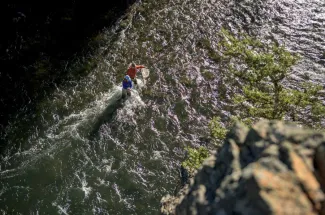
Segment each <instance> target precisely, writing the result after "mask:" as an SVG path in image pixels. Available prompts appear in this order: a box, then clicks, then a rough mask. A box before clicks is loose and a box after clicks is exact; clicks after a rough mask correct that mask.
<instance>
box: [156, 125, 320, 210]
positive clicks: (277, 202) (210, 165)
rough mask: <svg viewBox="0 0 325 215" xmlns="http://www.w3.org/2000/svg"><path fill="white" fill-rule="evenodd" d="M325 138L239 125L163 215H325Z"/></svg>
mask: <svg viewBox="0 0 325 215" xmlns="http://www.w3.org/2000/svg"><path fill="white" fill-rule="evenodd" d="M324 188H325V134H324V133H321V132H317V131H314V130H308V129H302V128H299V127H297V126H296V125H294V124H289V123H284V122H281V121H266V120H265V121H264V120H263V121H260V122H258V123H257V124H255V125H254V126H253V127H252V128H251V129H249V128H247V127H245V126H243V125H241V124H237V125H235V126H234V128H233V129H232V130H231V131H230V132H229V133H228V135H227V138H226V139H225V143H224V145H223V146H222V147H221V148H220V149H219V150H218V152H217V153H216V154H214V155H212V156H210V157H209V158H208V159H207V160H205V162H204V164H203V166H202V167H201V168H200V169H199V170H198V172H197V174H196V176H195V177H194V178H193V179H192V181H191V183H190V185H188V186H185V187H184V188H183V189H182V190H181V192H180V193H179V194H178V196H175V197H172V196H166V197H164V198H163V199H162V200H161V214H220V215H226V214H250V215H254V214H321V215H325V204H324V200H325V195H324Z"/></svg>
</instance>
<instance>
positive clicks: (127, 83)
mask: <svg viewBox="0 0 325 215" xmlns="http://www.w3.org/2000/svg"><path fill="white" fill-rule="evenodd" d="M122 87H123V88H122V98H125V97H126V95H128V96H131V89H132V87H133V85H132V80H131V78H130V76H129V75H126V76H124V79H123V82H122Z"/></svg>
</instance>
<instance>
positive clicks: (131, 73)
mask: <svg viewBox="0 0 325 215" xmlns="http://www.w3.org/2000/svg"><path fill="white" fill-rule="evenodd" d="M142 68H146V67H145V66H143V65H136V64H135V63H131V64H130V65H129V68H128V70H127V72H126V74H127V75H128V76H130V78H131V79H132V81H133V82H134V84H137V79H136V76H137V72H139V71H140V70H139V69H142Z"/></svg>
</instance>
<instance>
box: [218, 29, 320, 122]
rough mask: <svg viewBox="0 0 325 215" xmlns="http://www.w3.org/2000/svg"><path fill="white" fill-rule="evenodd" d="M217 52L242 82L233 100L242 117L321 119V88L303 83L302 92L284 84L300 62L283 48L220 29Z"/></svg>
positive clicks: (227, 67)
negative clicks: (306, 115)
mask: <svg viewBox="0 0 325 215" xmlns="http://www.w3.org/2000/svg"><path fill="white" fill-rule="evenodd" d="M220 35H221V40H220V42H219V44H218V51H219V52H220V56H222V62H223V65H224V66H225V67H226V69H227V71H229V72H230V75H231V76H233V78H237V79H239V80H240V81H241V83H242V87H241V93H239V94H236V95H235V96H234V97H233V102H234V104H236V105H237V107H239V108H241V110H243V111H242V117H243V118H248V117H252V118H266V119H283V118H284V117H285V116H286V117H287V118H290V119H291V120H293V121H299V118H298V117H297V116H298V114H300V115H302V114H309V115H310V117H311V118H313V120H317V121H319V120H321V118H322V116H324V115H325V107H324V105H323V104H322V102H321V100H320V99H319V98H318V92H319V90H321V89H322V87H321V86H319V85H315V84H310V83H303V84H301V86H300V87H299V88H300V90H296V89H289V88H287V87H285V85H284V84H283V83H284V81H286V77H287V76H288V75H289V72H290V70H291V68H292V66H293V65H294V64H296V63H297V61H298V60H299V59H300V58H299V56H298V55H296V54H292V53H290V52H289V51H287V50H286V49H285V47H284V46H282V45H278V44H276V43H269V44H267V43H262V42H261V41H259V40H257V39H254V38H252V37H250V36H248V35H244V34H242V35H240V36H239V37H238V38H237V37H235V36H234V35H232V34H231V33H230V32H229V31H227V30H225V29H222V30H221V33H220Z"/></svg>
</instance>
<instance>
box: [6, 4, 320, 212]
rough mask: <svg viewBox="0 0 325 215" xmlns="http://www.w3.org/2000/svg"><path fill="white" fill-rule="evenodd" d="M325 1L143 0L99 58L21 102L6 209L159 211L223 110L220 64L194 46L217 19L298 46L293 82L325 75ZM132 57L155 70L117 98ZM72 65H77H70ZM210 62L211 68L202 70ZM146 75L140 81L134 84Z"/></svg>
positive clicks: (212, 31) (11, 142) (9, 133)
mask: <svg viewBox="0 0 325 215" xmlns="http://www.w3.org/2000/svg"><path fill="white" fill-rule="evenodd" d="M324 25H325V2H324V1H323V0H309V1H302V0H300V1H297V0H286V1H278V0H272V1H249V0H247V1H239V0H237V1H233V0H228V1H227V0H223V1H217V0H209V1H208V0H188V1H186V0H174V1H172V0H170V1H169V0H161V1H150V0H144V1H141V2H140V3H138V4H135V6H134V8H133V9H132V10H131V12H130V14H129V15H128V16H127V17H125V18H124V19H121V20H120V21H119V22H118V23H117V24H116V26H114V27H113V28H112V29H108V30H106V31H105V32H104V33H103V35H101V37H100V38H101V43H100V44H101V45H100V47H99V48H98V54H97V55H94V56H91V57H89V61H95V62H96V64H97V67H96V68H95V69H94V70H93V71H92V72H91V73H90V74H89V75H88V76H86V77H84V78H83V79H82V80H78V81H75V82H69V83H66V84H65V85H63V86H58V87H57V89H56V90H55V92H53V94H52V95H48V97H47V98H46V99H44V101H42V102H40V103H39V104H38V105H37V107H36V108H29V107H26V108H24V109H23V110H22V111H21V114H19V115H18V116H17V119H14V120H12V123H11V125H10V126H8V128H7V129H6V135H5V136H4V137H2V139H3V140H5V141H6V143H7V144H8V148H7V150H6V152H5V153H4V154H2V155H1V163H0V164H1V169H0V171H1V172H0V178H1V182H0V202H1V204H0V205H1V207H0V211H1V212H2V213H3V214H20V213H21V214H155V213H158V211H159V201H160V199H161V197H162V196H163V195H166V194H167V193H169V194H173V191H174V189H175V187H176V185H177V182H178V177H179V176H178V170H177V168H178V166H179V162H180V161H181V160H182V159H183V157H184V152H183V148H184V147H185V146H188V145H192V146H198V145H202V144H204V145H208V146H209V143H208V140H207V138H206V137H207V136H208V135H209V132H208V129H207V124H208V122H209V120H210V119H211V117H212V116H214V115H221V116H223V115H227V114H229V113H228V112H227V111H226V110H225V109H224V108H223V106H224V103H223V101H222V100H221V99H220V97H219V95H220V91H221V89H222V88H226V87H227V86H223V83H222V81H221V77H220V76H221V75H220V73H219V68H218V65H216V64H215V63H213V62H212V61H211V60H209V58H208V55H207V53H206V51H205V50H203V49H201V48H200V47H199V46H198V43H199V41H200V40H201V39H203V38H207V39H209V40H210V41H211V42H212V45H213V46H215V45H216V44H217V43H218V41H217V36H216V33H217V32H218V31H219V30H220V28H221V27H222V26H224V27H227V28H228V29H231V31H232V32H234V33H237V32H239V31H246V32H248V33H249V34H251V35H253V36H256V37H258V38H260V39H262V40H263V41H266V42H267V41H270V40H273V41H277V42H279V43H281V44H283V43H285V44H286V46H287V47H288V49H289V50H291V51H293V52H298V53H299V54H300V55H302V57H303V58H302V60H301V61H300V62H299V64H298V65H296V66H295V67H294V69H293V73H292V75H291V76H290V80H291V82H290V83H291V85H293V86H295V83H297V82H299V81H301V80H302V79H307V78H308V79H310V80H312V81H314V82H317V83H321V84H323V85H325V75H324V74H325V69H324V64H325V59H324V58H325V42H324V38H325V26H324ZM131 61H135V62H136V63H138V64H144V65H146V66H147V67H148V68H149V70H150V72H151V73H150V77H149V79H148V80H147V83H146V84H145V85H143V86H142V85H141V86H142V88H141V90H139V92H137V91H134V92H133V94H132V97H131V98H130V99H129V100H127V101H126V102H125V104H123V105H121V104H120V103H119V102H118V100H119V98H120V96H121V87H120V82H121V80H122V79H121V78H122V77H123V74H124V72H125V70H126V68H127V66H128V64H129V63H130V62H131ZM70 70H71V71H73V70H74V67H73V66H71V68H70ZM207 72H212V73H213V77H212V78H211V76H207V75H205V74H206V73H207ZM140 84H141V83H140Z"/></svg>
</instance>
